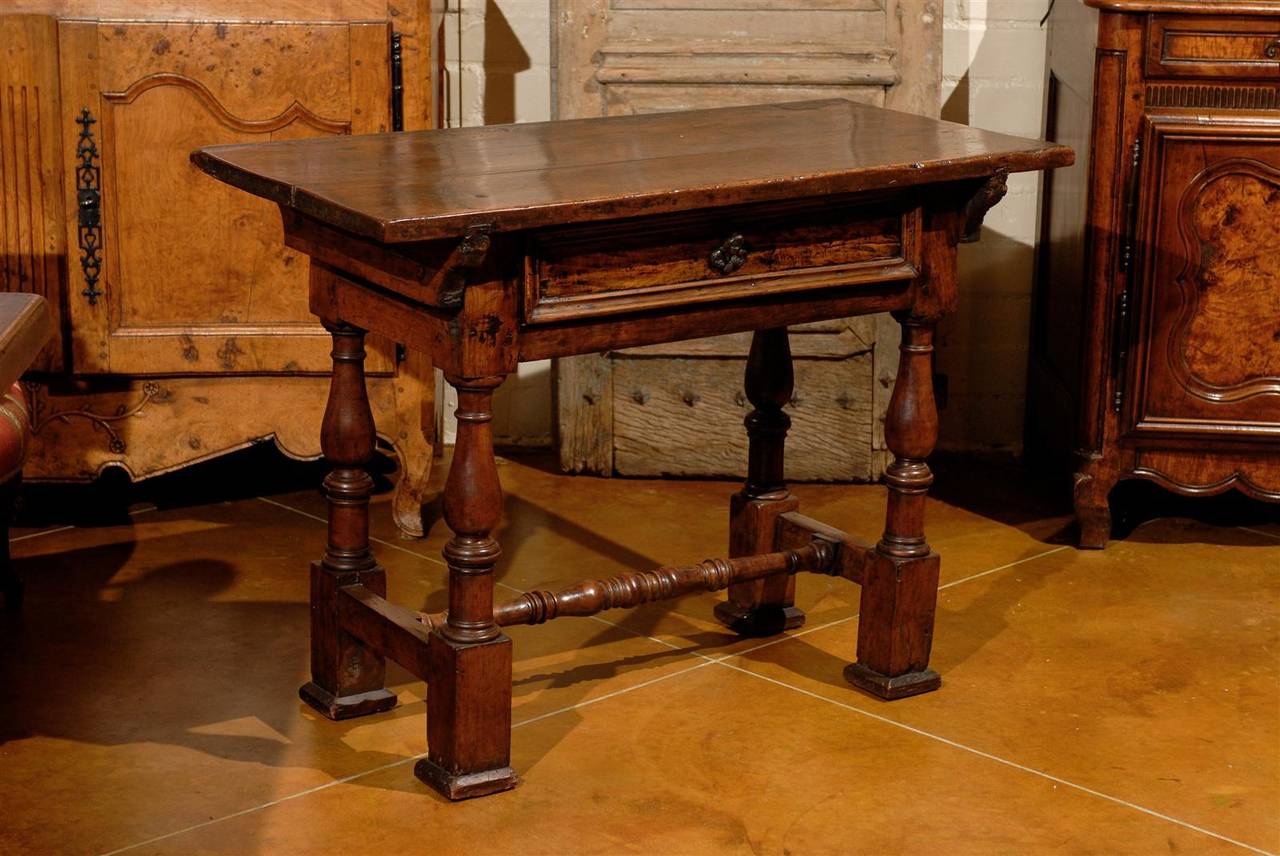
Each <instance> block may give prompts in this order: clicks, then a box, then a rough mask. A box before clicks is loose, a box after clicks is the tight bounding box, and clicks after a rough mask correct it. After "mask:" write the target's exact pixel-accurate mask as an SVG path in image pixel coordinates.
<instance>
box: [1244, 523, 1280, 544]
mask: <svg viewBox="0 0 1280 856" xmlns="http://www.w3.org/2000/svg"><path fill="white" fill-rule="evenodd" d="M1236 528H1237V529H1243V530H1244V531H1245V532H1252V533H1253V534H1254V535H1261V536H1262V537H1263V538H1270V539H1272V540H1274V541H1280V535H1276V534H1274V533H1271V532H1267V531H1265V530H1262V529H1254V528H1253V527H1252V526H1237V527H1236Z"/></svg>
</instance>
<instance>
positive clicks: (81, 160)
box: [0, 0, 442, 534]
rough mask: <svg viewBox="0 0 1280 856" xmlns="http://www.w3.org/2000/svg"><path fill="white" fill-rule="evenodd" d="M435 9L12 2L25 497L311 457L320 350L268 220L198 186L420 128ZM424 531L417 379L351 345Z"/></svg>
mask: <svg viewBox="0 0 1280 856" xmlns="http://www.w3.org/2000/svg"><path fill="white" fill-rule="evenodd" d="M441 12H442V4H441V3H440V2H438V0H394V2H388V1H387V0H189V2H182V3H178V2H152V0H5V2H4V3H2V4H0V289H4V290H7V291H33V292H37V293H40V294H42V295H44V296H45V297H46V298H47V299H48V301H49V304H50V306H51V307H52V309H53V311H54V313H55V318H56V327H57V333H56V336H55V339H54V341H53V342H52V343H51V344H50V346H49V347H48V348H46V349H45V351H44V353H43V354H42V355H41V357H40V359H39V360H38V361H37V363H36V365H35V366H34V368H35V373H34V374H33V375H30V376H29V377H28V379H27V380H28V384H29V391H30V394H31V398H32V401H33V407H34V410H35V417H34V420H33V421H34V436H33V439H32V444H31V449H30V454H29V457H28V460H27V466H26V468H25V470H24V478H27V479H29V480H31V481H39V480H57V481H76V480H89V479H93V478H95V477H96V476H98V475H99V474H100V473H102V472H103V470H104V469H106V468H108V467H116V468H120V469H123V470H125V471H126V472H128V473H129V474H130V475H131V476H133V477H135V478H145V477H148V476H152V475H157V474H160V473H164V472H169V471H171V470H174V469H178V468H180V467H185V466H188V465H190V464H192V463H195V462H197V461H202V460H207V459H210V458H214V457H216V456H218V455H222V454H225V453H227V452H230V451H232V450H234V449H238V448H242V447H244V446H246V445H248V444H250V443H255V442H261V441H266V440H271V441H274V442H275V444H276V445H277V446H278V447H279V448H280V449H281V450H282V451H284V452H285V453H286V454H288V455H291V456H294V457H299V458H315V457H318V456H319V454H320V438H319V432H318V431H317V430H316V429H317V426H318V425H319V424H320V420H321V414H322V413H323V411H324V407H325V400H326V395H327V389H328V384H329V378H328V374H329V371H330V365H331V363H330V358H329V349H330V337H329V336H328V334H326V333H325V332H324V330H323V329H322V328H321V327H320V326H319V325H318V324H316V323H315V321H314V320H313V318H312V315H311V313H310V311H309V310H308V306H307V291H308V264H307V261H306V258H305V257H304V256H302V255H300V254H298V253H296V252H294V251H292V250H288V249H285V248H284V247H283V246H282V243H281V234H282V228H281V221H280V213H279V211H278V209H277V208H276V207H275V206H273V205H270V204H268V203H265V202H262V201H260V200H257V199H255V198H254V197H251V196H250V195H248V194H245V193H240V192H236V191H233V190H231V189H230V188H229V187H227V186H226V185H223V184H220V183H218V182H216V181H213V180H212V179H210V178H208V177H207V176H205V175H204V174H203V173H201V172H200V171H199V170H196V169H195V168H194V167H192V166H191V165H190V163H189V162H188V156H189V154H190V152H191V151H192V150H193V149H195V148H197V147H199V146H204V145H210V144H216V143H237V142H255V141H260V140H267V139H287V138H296V137H306V136H318V135H332V134H363V133H376V132H382V131H394V130H399V129H402V128H403V129H405V130H418V129H422V128H426V127H432V126H433V125H434V124H435V122H434V117H435V115H436V107H437V104H436V99H435V97H434V88H433V85H432V82H433V74H432V60H433V57H434V56H436V51H435V48H436V44H437V39H438V34H439V29H438V27H437V25H438V23H439V18H440V14H441ZM368 351H369V362H368V367H369V369H370V374H371V377H370V383H369V386H370V391H369V394H370V399H371V402H372V406H373V410H374V416H375V421H376V423H377V428H378V433H379V435H380V437H381V439H382V440H383V441H384V442H385V443H386V444H387V445H388V446H389V448H391V449H392V450H393V451H394V453H395V454H396V456H397V458H398V460H399V463H400V465H401V467H402V470H403V473H404V476H403V477H402V478H401V479H400V480H399V481H398V482H397V493H396V496H395V499H394V502H393V508H394V513H395V516H396V519H397V522H399V524H400V526H401V528H402V529H403V530H404V531H406V532H408V533H411V534H421V531H422V526H421V515H420V508H419V503H420V500H421V499H422V495H423V490H424V489H425V485H426V479H427V474H428V472H429V470H430V463H431V457H432V452H433V441H434V382H433V371H432V367H431V365H430V360H429V359H427V358H425V357H423V356H422V355H420V354H415V353H413V352H404V351H400V352H399V353H397V349H396V348H395V346H394V344H393V343H389V342H382V341H375V340H373V338H372V337H371V339H370V341H369V342H368Z"/></svg>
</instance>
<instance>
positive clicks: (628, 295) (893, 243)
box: [524, 198, 919, 324]
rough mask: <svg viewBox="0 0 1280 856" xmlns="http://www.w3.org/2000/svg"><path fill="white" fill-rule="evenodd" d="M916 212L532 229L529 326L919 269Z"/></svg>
mask: <svg viewBox="0 0 1280 856" xmlns="http://www.w3.org/2000/svg"><path fill="white" fill-rule="evenodd" d="M917 219H918V218H917V215H916V213H915V210H914V209H910V210H907V209H898V210H893V209H890V210H888V211H886V209H885V207H884V205H883V203H881V204H880V205H879V207H871V208H869V207H868V201H867V200H866V199H865V198H863V199H861V200H857V201H840V200H835V201H828V202H826V203H824V204H821V205H814V204H813V203H804V204H799V205H798V204H786V203H784V204H775V205H754V206H743V207H737V208H724V209H715V210H712V211H707V212H697V213H694V214H690V215H681V216H678V217H671V216H667V217H660V218H637V219H632V220H619V221H610V222H606V223H599V224H591V225H585V226H575V227H571V228H564V229H553V230H546V231H542V232H537V233H534V234H533V235H532V236H531V237H530V240H529V245H528V249H527V254H526V265H525V288H524V296H525V299H524V317H525V321H526V323H531V324H537V323H548V322H553V321H565V320H574V319H579V318H594V317H599V316H602V315H615V314H622V313H627V312H637V311H643V310H649V309H660V308H672V307H679V306H684V305H688V304H693V303H706V302H711V301H725V300H735V299H749V298H752V297H759V296H764V295H770V294H781V293H786V292H792V291H800V290H806V289H817V288H827V287H832V286H843V285H853V284H858V283H874V282H888V281H894V280H904V279H910V278H912V277H914V276H915V275H916V267H915V265H914V264H913V263H912V262H913V260H914V259H915V258H916V256H917V252H916V242H917V239H918V231H919V229H918V226H917Z"/></svg>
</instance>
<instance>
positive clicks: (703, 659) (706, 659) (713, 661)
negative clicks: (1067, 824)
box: [21, 497, 1280, 856]
mask: <svg viewBox="0 0 1280 856" xmlns="http://www.w3.org/2000/svg"><path fill="white" fill-rule="evenodd" d="M258 499H260V500H261V501H263V502H265V503H268V504H270V505H274V506H277V507H279V508H282V509H285V510H287V511H291V512H293V513H295V514H299V515H302V516H304V517H308V518H310V519H312V520H316V521H319V522H321V523H327V521H326V520H325V519H324V518H323V517H320V516H318V515H315V514H311V513H309V512H306V511H303V510H301V509H298V508H294V507H292V506H289V505H286V504H284V503H282V502H278V501H276V500H272V499H269V498H267V497H258ZM144 510H146V511H150V510H155V509H154V508H151V509H144ZM138 513H141V512H138ZM69 528H70V527H69ZM1239 528H1241V529H1246V530H1247V531H1255V530H1251V529H1248V527H1239ZM33 534H44V533H33ZM1259 534H1262V535H1267V537H1273V538H1274V537H1276V536H1272V535H1270V534H1269V533H1265V532H1262V533H1259ZM21 537H31V536H21ZM370 540H371V541H373V542H375V543H378V544H381V545H383V546H385V547H388V548H390V549H394V550H398V551H400V552H403V553H408V554H410V555H412V556H415V557H417V558H420V559H425V560H427V561H429V562H432V563H434V564H437V565H441V566H445V563H444V562H443V561H441V560H439V559H436V558H434V557H431V556H427V555H425V554H423V553H419V552H417V551H415V550H410V549H408V548H405V547H402V546H400V545H398V544H395V543H393V542H389V541H386V540H384V539H381V538H372V537H371V538H370ZM1278 540H1280V539H1278ZM1069 546H1070V545H1061V546H1058V547H1055V548H1053V549H1050V550H1046V551H1043V552H1041V553H1037V554H1035V555H1032V556H1026V557H1024V558H1022V559H1018V560H1016V561H1014V562H1008V563H1006V564H1004V565H1000V566H998V567H995V568H990V569H988V570H985V571H982V572H980V573H977V574H972V575H970V576H967V577H963V578H961V579H958V580H953V581H951V582H949V583H946V584H944V585H942V586H939V587H938V590H939V591H942V590H944V589H948V588H952V587H954V586H957V585H960V584H961V583H965V582H969V581H971V580H975V579H979V578H981V577H985V576H988V575H990V574H994V573H997V572H999V571H1003V570H1006V569H1008V568H1011V567H1014V566H1016V565H1021V564H1023V563H1025V562H1030V561H1034V560H1035V559H1039V558H1042V557H1045V556H1049V555H1052V554H1054V553H1058V552H1061V551H1062V550H1065V549H1068V547H1069ZM446 567H447V566H446ZM498 585H499V586H501V587H503V588H506V589H509V590H511V591H517V592H518V591H520V589H517V588H515V587H513V586H510V585H507V584H505V583H501V582H499V583H498ZM857 617H858V616H857V615H856V614H855V615H851V616H847V617H845V618H839V619H836V620H834V621H829V622H826V623H824V624H821V625H818V626H816V627H811V628H807V629H805V630H802V631H800V632H798V633H791V634H787V635H784V636H781V637H779V638H776V639H771V640H769V641H768V642H764V643H762V644H760V645H756V646H753V647H750V648H747V649H744V650H742V651H736V652H730V653H727V654H723V655H721V656H719V657H712V656H710V655H707V654H703V653H702V652H700V651H696V650H694V651H689V653H691V654H693V655H694V656H695V657H697V658H698V659H699V662H697V663H694V664H693V665H691V666H688V667H686V668H684V669H679V670H677V671H675V672H671V673H668V674H666V675H660V676H658V677H655V678H651V679H649V680H647V681H642V682H641V683H638V684H635V685H633V686H629V687H624V688H622V689H619V690H615V691H613V692H609V693H605V694H603V695H600V696H596V697H594V698H590V699H584V700H583V701H580V702H577V703H575V704H572V705H567V706H565V707H561V708H557V709H555V710H551V711H547V712H545V713H541V714H538V715H537V716H533V717H529V718H528V719H524V720H521V721H519V722H516V723H513V725H512V729H513V730H514V729H516V728H520V727H523V726H526V725H530V724H533V723H535V722H540V721H542V720H545V719H549V718H551V717H555V716H559V715H560V714H563V713H568V712H570V711H573V710H577V709H579V708H583V707H587V706H590V705H593V704H596V703H598V702H603V701H607V700H609V699H613V698H617V697H618V696H622V695H626V694H628V693H631V692H635V691H637V690H641V689H644V688H646V687H649V686H652V685H654V684H657V683H661V682H663V681H666V680H669V679H671V678H675V677H678V676H680V675H685V674H689V673H690V672H694V671H697V670H699V669H703V668H706V667H708V666H712V665H719V666H722V667H723V668H726V669H730V670H732V671H735V672H741V673H742V674H745V675H749V676H751V677H754V678H757V679H759V680H763V681H766V682H769V683H773V684H776V685H778V686H780V687H783V688H785V689H789V690H792V691H794V692H798V693H800V694H802V695H805V696H809V697H811V698H814V699H817V700H819V701H824V702H827V703H828V704H832V705H835V706H837V707H840V708H842V709H845V710H848V711H851V712H853V713H857V714H859V715H861V716H864V717H867V718H870V719H873V720H877V721H879V722H882V723H885V724H887V725H891V726H893V727H896V728H899V729H902V730H905V731H909V732H912V733H914V734H917V735H919V736H922V737H925V738H927V739H931V740H934V741H937V742H939V743H942V744H944V745H947V746H951V747H952V748H956V749H960V750H962V751H964V752H968V753H970V754H972V755H975V756H978V757H981V758H985V759H987V760H990V761H994V762H996V763H998V764H1001V765H1004V766H1007V767H1010V768H1012V769H1016V770H1020V771H1022V772H1025V773H1028V774H1030V775H1033V776H1037V777H1039V778H1042V779H1045V780H1048V781H1052V782H1054V783H1056V784H1061V785H1063V786H1064V787H1069V788H1072V789H1073V790H1076V791H1080V792H1082V793H1085V794H1088V795H1090V796H1094V797H1097V798H1099V799H1103V800H1106V801H1108V802H1111V803H1114V804H1117V805H1120V806H1124V807H1126V808H1129V809H1132V810H1135V811H1138V812H1140V813H1143V814H1146V815H1148V816H1151V817H1155V818H1157V819H1160V820H1164V821H1166V822H1168V823H1172V824H1174V825H1177V826H1181V827H1183V828H1186V829H1189V830H1192V831H1195V832H1198V833H1200V834H1203V835H1207V836H1209V837H1212V838H1215V839H1218V840H1220V841H1223V842H1225V843H1228V844H1232V845H1235V846H1238V847H1241V848H1244V849H1246V850H1250V851H1252V852H1255V853H1259V854H1263V856H1274V854H1271V853H1269V851H1266V850H1262V849H1260V848H1257V847H1254V846H1253V845H1250V844H1247V843H1245V842H1242V841H1237V840H1236V839H1233V838H1230V837H1228V836H1225V835H1221V834H1219V833H1216V832H1213V831H1212V830H1208V829H1205V828H1203V827H1199V826H1196V825H1195V824H1192V823H1189V822H1186V821H1182V820H1179V819H1177V818H1174V817H1170V816H1169V815H1165V814H1162V813H1160V812H1158V811H1155V810H1154V809H1149V808H1146V807H1145V806H1141V805H1138V804H1136V803H1131V802H1129V801H1127V800H1124V799H1121V798H1119V797H1114V796H1111V795H1110V794H1106V793H1103V792H1101V791H1097V790H1094V789H1092V788H1089V787H1086V786H1084V785H1079V784H1076V783H1074V782H1071V781H1069V780H1066V779H1062V778H1060V777H1057V776H1054V775H1052V774H1050V773H1046V772H1043V771H1041V770H1036V769H1035V768H1033V767H1027V766H1025V765H1023V764H1019V763H1017V762H1016V761H1011V760H1009V759H1006V758H1001V757H1000V756H998V755H993V754H991V753H988V752H984V751H982V750H981V749H977V748H974V747H971V746H967V745H965V744H963V743H959V742H957V741H954V740H951V739H949V738H946V737H942V736H941V735H937V734H933V733H931V732H928V731H925V730H923V729H920V728H916V727H914V726H911V725H907V724H906V723H902V722H897V721H895V720H893V719H890V718H888V717H884V716H881V715H879V714H875V713H872V712H870V711H867V710H863V709H861V708H858V707H856V706H854V705H850V704H846V703H844V702H840V701H837V700H835V699H831V698H827V697H825V696H822V695H819V694H818V693H814V692H812V691H810V690H806V689H803V688H801V687H797V686H793V685H792V684H788V683H786V682H785V681H781V680H778V679H776V678H771V677H769V676H766V675H762V674H758V673H756V672H752V671H750V670H749V669H745V668H742V667H741V666H736V665H733V664H731V663H729V662H727V660H729V659H730V658H731V657H739V656H743V655H746V654H749V653H753V652H755V651H759V650H761V649H763V648H767V647H770V646H772V645H776V644H780V643H782V642H785V641H787V640H789V639H795V638H798V637H801V636H804V635H807V634H809V633H816V632H818V631H819V630H824V629H827V628H829V627H834V626H837V625H840V624H844V623H846V622H849V621H853V620H854V619H856V618H857ZM590 618H591V619H592V620H594V621H597V622H599V623H601V624H604V625H607V626H609V627H613V628H616V629H619V630H622V631H624V632H626V633H630V634H631V635H633V636H636V637H640V638H645V639H648V640H650V641H652V642H655V643H657V644H659V645H662V646H664V647H666V648H670V649H672V650H677V651H685V650H687V649H684V648H681V647H680V646H679V645H676V644H674V643H672V642H668V641H667V640H664V639H661V638H658V637H656V636H649V635H646V634H642V633H639V632H637V631H634V630H631V629H630V628H627V627H625V626H623V625H621V624H617V623H614V622H611V621H608V620H607V619H603V618H600V617H599V616H590ZM423 757H426V753H422V754H419V755H415V756H412V757H410V758H403V759H399V760H397V761H392V762H390V763H387V764H382V765H380V766H378V767H374V768H372V769H369V770H364V771H361V772H358V773H352V774H351V775H348V776H343V777H341V778H338V779H335V780H333V781H331V782H326V783H324V784H322V785H317V786H316V787H313V788H308V789H305V790H302V791H299V792H298V793H295V794H290V795H288V796H284V797H281V798H279V799H276V800H272V801H269V802H266V803H263V804H261V805H257V806H252V807H249V808H245V809H241V810H240V811H237V812H233V813H231V814H228V815H225V816H223V817H219V818H213V819H210V820H207V821H204V822H202V823H198V824H194V825H192V826H189V827H185V828H183V829H180V830H176V831H174V832H169V833H165V834H164V835H160V836H155V837H153V838H150V839H147V840H145V841H141V842H137V843H135V844H129V845H126V846H125V847H121V848H118V849H116V850H112V851H109V852H108V853H106V854H103V856H114V854H118V853H123V852H127V851H129V850H133V849H136V848H138V847H143V846H146V845H148V844H153V843H156V842H159V841H164V840H167V839H169V838H173V837H175V836H178V835H182V834H184V833H187V832H193V831H196V830H199V829H203V828H205V827H208V826H212V825H214V824H217V823H221V822H222V821H225V820H231V819H234V818H237V817H242V816H244V815H247V814H252V813H254V812H258V811H263V810H265V809H268V808H271V807H273V806H276V805H279V804H281V803H284V802H289V801H291V800H294V799H298V798H300V797H303V796H308V795H310V794H313V793H316V792H319V791H323V790H326V789H328V788H332V787H334V786H336V785H340V784H346V783H349V782H352V781H355V780H357V779H361V778H364V777H366V776H370V775H373V774H375V773H379V772H382V771H384V770H389V769H394V768H396V767H401V766H404V765H407V764H410V763H413V762H415V761H417V760H418V759H420V758H423Z"/></svg>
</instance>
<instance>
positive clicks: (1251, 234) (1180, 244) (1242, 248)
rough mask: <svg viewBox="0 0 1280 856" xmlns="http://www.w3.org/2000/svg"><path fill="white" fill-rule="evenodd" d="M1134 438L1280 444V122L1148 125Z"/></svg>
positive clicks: (1180, 119) (1158, 117)
mask: <svg viewBox="0 0 1280 856" xmlns="http://www.w3.org/2000/svg"><path fill="white" fill-rule="evenodd" d="M1142 148H1143V160H1144V165H1143V166H1144V168H1143V183H1142V185H1141V187H1142V190H1143V192H1142V197H1141V198H1142V199H1144V200H1146V202H1145V203H1144V210H1143V212H1142V216H1141V225H1140V227H1139V230H1138V235H1139V244H1138V251H1139V252H1144V249H1143V248H1144V247H1145V248H1153V249H1148V250H1146V251H1145V252H1144V255H1143V258H1142V268H1141V270H1142V277H1141V279H1140V284H1139V286H1138V292H1137V294H1136V295H1134V296H1133V303H1134V306H1135V309H1136V312H1135V317H1134V319H1133V325H1134V326H1133V328H1132V331H1131V333H1132V337H1131V339H1130V341H1132V342H1133V343H1135V344H1134V347H1133V348H1132V349H1129V350H1130V353H1128V354H1125V353H1124V351H1123V350H1122V351H1121V356H1120V359H1122V360H1125V361H1126V362H1128V363H1129V366H1128V371H1127V372H1126V373H1125V374H1126V375H1127V381H1128V383H1129V384H1130V386H1131V389H1130V393H1131V394H1128V395H1125V399H1126V400H1127V401H1128V402H1129V406H1128V407H1127V409H1126V411H1125V412H1126V415H1127V419H1126V423H1127V425H1128V429H1129V432H1130V436H1138V437H1141V436H1153V435H1154V436H1163V437H1181V438H1194V437H1202V438H1206V437H1209V436H1210V435H1213V437H1214V439H1215V440H1222V439H1232V438H1234V439H1238V440H1244V439H1250V438H1263V437H1270V438H1280V121H1277V120H1276V117H1275V116H1274V115H1271V114H1261V113H1259V114H1255V115H1252V116H1251V115H1249V114H1247V113H1242V114H1239V115H1237V116H1233V117H1230V118H1226V119H1222V118H1219V119H1212V120H1211V119H1205V118H1202V117H1198V116H1195V115H1192V114H1190V113H1185V112H1177V111H1173V112H1170V113H1167V114H1162V113H1152V114H1149V115H1147V116H1146V117H1145V118H1144V120H1143V134H1142Z"/></svg>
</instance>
